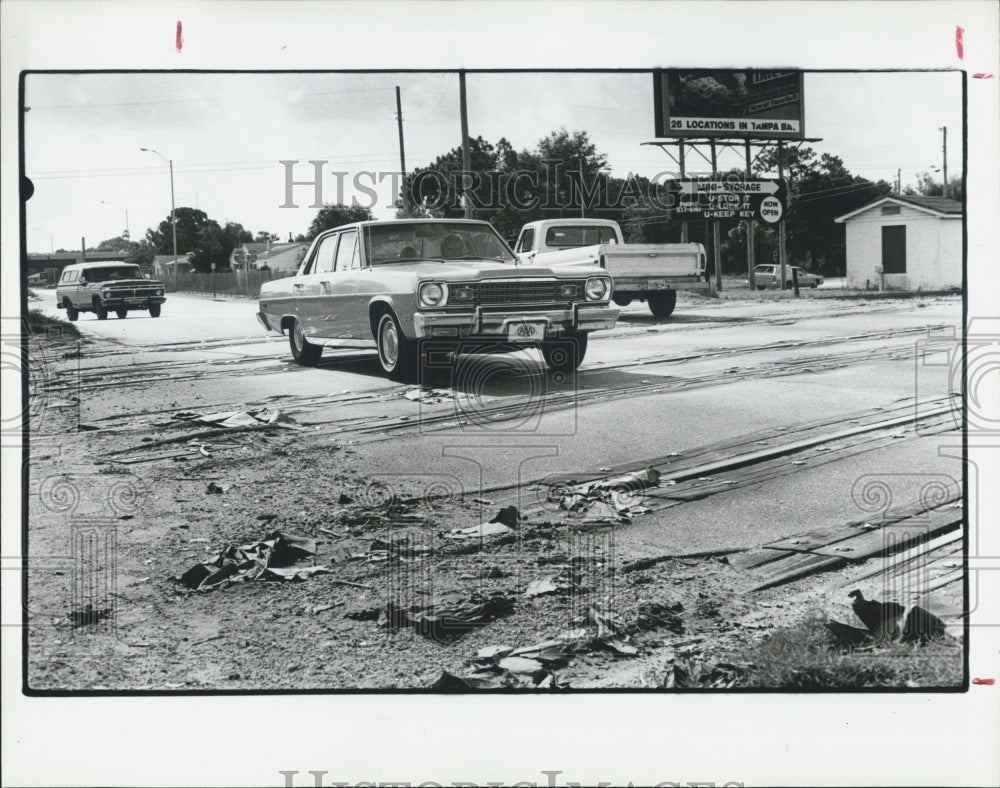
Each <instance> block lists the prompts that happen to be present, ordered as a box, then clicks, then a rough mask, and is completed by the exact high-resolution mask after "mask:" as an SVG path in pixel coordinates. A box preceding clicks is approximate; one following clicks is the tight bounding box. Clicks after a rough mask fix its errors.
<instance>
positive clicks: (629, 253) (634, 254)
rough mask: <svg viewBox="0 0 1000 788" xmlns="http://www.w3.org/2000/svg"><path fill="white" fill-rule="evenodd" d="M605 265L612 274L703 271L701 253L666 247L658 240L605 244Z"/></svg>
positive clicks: (690, 273)
mask: <svg viewBox="0 0 1000 788" xmlns="http://www.w3.org/2000/svg"><path fill="white" fill-rule="evenodd" d="M604 265H605V267H606V268H607V271H608V273H609V274H611V276H612V277H616V276H623V277H630V278H631V277H637V276H649V277H657V276H662V277H668V278H669V277H675V276H679V277H683V276H691V277H697V276H700V275H701V274H703V273H704V270H705V267H704V262H703V260H702V257H701V255H700V254H699V253H698V252H697V251H693V250H690V249H669V248H666V249H665V248H664V246H663V245H657V244H622V245H619V246H615V245H613V244H611V245H608V246H606V247H605V249H604Z"/></svg>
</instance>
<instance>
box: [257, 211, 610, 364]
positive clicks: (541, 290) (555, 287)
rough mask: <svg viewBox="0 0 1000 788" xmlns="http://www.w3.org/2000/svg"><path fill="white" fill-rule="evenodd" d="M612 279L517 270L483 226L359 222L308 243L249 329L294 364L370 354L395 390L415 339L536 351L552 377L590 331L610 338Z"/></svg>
mask: <svg viewBox="0 0 1000 788" xmlns="http://www.w3.org/2000/svg"><path fill="white" fill-rule="evenodd" d="M611 297H612V282H611V277H609V276H608V275H607V273H605V272H603V271H600V270H595V269H593V268H590V267H572V266H567V267H560V268H559V269H557V270H553V269H549V268H546V267H543V266H524V265H520V264H519V261H518V259H517V257H516V256H515V255H514V253H513V252H511V250H510V248H509V247H508V246H507V245H506V244H505V243H504V241H503V239H502V238H501V237H500V236H499V235H498V234H497V232H496V231H495V230H494V229H493V227H492V225H490V224H489V223H488V222H480V221H471V220H459V219H454V220H453V219H447V220H445V219H405V220H399V221H390V222H359V223H356V224H350V225H345V226H343V227H338V228H336V229H334V230H328V231H327V232H324V233H323V234H322V235H320V236H318V237H317V238H316V240H315V241H313V244H312V246H311V247H310V249H309V251H308V253H307V254H306V256H305V258H304V259H303V262H302V265H301V266H300V268H299V270H298V272H297V273H296V274H295V275H294V276H291V277H286V278H284V279H277V280H273V281H271V282H266V283H264V284H263V285H262V286H261V290H260V312H259V313H258V316H257V317H258V319H259V320H260V322H261V324H262V325H263V326H264V328H265V329H267V330H268V331H274V332H280V333H282V334H287V335H288V338H289V345H290V347H291V352H292V357H293V358H294V359H295V361H297V362H298V363H299V364H303V365H307V366H312V365H315V364H316V363H317V362H318V361H319V359H320V356H321V354H322V352H323V348H324V347H349V348H369V347H370V348H373V349H375V350H377V351H378V358H379V363H380V364H381V366H382V369H383V370H384V371H385V373H386V374H387V375H388V376H389V377H390V378H392V379H394V380H407V379H411V378H412V377H413V375H414V374H415V372H416V370H417V365H418V360H419V359H418V354H419V353H420V340H429V339H433V340H435V344H438V343H439V342H441V343H446V344H447V345H448V346H450V349H451V350H453V351H454V352H456V353H457V352H494V351H499V352H504V351H506V352H509V351H511V350H513V349H517V348H518V347H523V346H525V345H529V346H530V345H536V346H538V347H539V348H540V349H541V351H542V355H543V357H544V359H545V362H546V364H547V365H548V366H549V367H550V368H551V369H553V370H557V371H562V372H567V371H572V370H574V369H576V368H577V366H579V364H580V362H582V361H583V357H584V355H585V353H586V351H587V336H588V334H589V333H590V332H591V331H596V330H598V329H603V328H613V327H614V325H615V321H616V320H617V319H618V310H617V309H616V308H614V307H612V306H611V305H610V303H609V302H610V300H611Z"/></svg>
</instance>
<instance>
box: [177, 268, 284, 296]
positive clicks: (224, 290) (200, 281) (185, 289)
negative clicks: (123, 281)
mask: <svg viewBox="0 0 1000 788" xmlns="http://www.w3.org/2000/svg"><path fill="white" fill-rule="evenodd" d="M292 273H294V272H291V271H215V272H213V273H210V274H200V273H194V272H192V273H186V274H172V273H164V274H163V276H162V278H161V281H162V282H163V287H164V289H165V290H166V291H167V292H168V293H200V294H204V295H211V296H216V295H225V296H241V297H243V298H257V297H258V296H259V295H260V286H261V285H262V284H263V283H264V282H269V281H271V280H272V279H283V278H284V277H286V276H291V275H292Z"/></svg>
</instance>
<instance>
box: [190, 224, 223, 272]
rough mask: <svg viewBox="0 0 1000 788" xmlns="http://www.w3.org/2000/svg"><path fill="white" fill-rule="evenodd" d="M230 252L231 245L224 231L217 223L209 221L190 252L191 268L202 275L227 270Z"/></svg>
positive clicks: (200, 231)
mask: <svg viewBox="0 0 1000 788" xmlns="http://www.w3.org/2000/svg"><path fill="white" fill-rule="evenodd" d="M232 252H233V245H232V242H231V241H230V239H229V237H228V236H227V235H226V231H225V230H224V229H222V228H221V227H220V226H219V223H218V222H216V221H214V220H211V219H209V220H208V221H207V222H205V224H204V226H203V227H202V228H201V229H200V230H199V231H198V236H197V237H196V238H195V245H194V248H193V249H192V250H191V258H190V259H191V266H192V268H194V269H195V270H196V271H200V272H202V273H206V272H208V271H212V270H217V269H220V268H228V267H229V256H230V255H231V254H232ZM213 266H214V268H213Z"/></svg>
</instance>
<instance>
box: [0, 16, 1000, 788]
mask: <svg viewBox="0 0 1000 788" xmlns="http://www.w3.org/2000/svg"><path fill="white" fill-rule="evenodd" d="M0 14H2V20H0V22H2V26H0V31H2V35H3V46H2V51H0V57H2V76H0V112H2V124H3V125H2V141H0V145H2V161H3V166H2V168H0V178H2V185H0V200H2V218H0V222H2V224H0V239H2V250H0V259H2V276H3V287H0V299H2V301H0V307H2V310H0V312H2V314H3V315H16V314H19V312H20V304H19V303H18V299H19V286H18V270H19V265H18V260H19V212H18V203H17V194H18V189H17V176H18V167H17V161H18V139H17V128H18V127H17V111H18V104H17V90H18V75H19V73H20V71H21V70H23V69H104V68H121V69H137V68H142V69H234V68H235V69H273V70H288V69H301V68H314V69H330V70H336V69H355V68H375V69H392V68H401V69H406V68H442V69H457V68H460V67H466V68H477V69H491V68H532V69H534V68H609V69H615V68H652V67H655V66H660V67H669V66H677V67H688V68H690V67H716V68H722V67H732V68H744V67H747V66H748V65H753V66H758V67H795V68H806V69H854V68H892V69H918V68H965V69H968V70H969V72H970V73H973V72H990V71H994V70H995V69H996V68H997V63H998V44H997V42H998V37H1000V27H998V6H997V4H996V3H994V2H986V1H985V0H984V1H983V2H942V1H932V2H912V3H911V2H891V3H886V2H825V3H821V2H816V3H799V2H774V3H771V2H719V3H714V2H698V3H695V2H662V3H660V2H637V3H632V2H618V3H609V2H586V3H584V2H544V3H542V2H533V3H526V2H506V3H494V2H477V3H464V4H463V3H457V2H456V3H418V2H399V3H396V2H371V1H369V2H357V3H355V2H295V3H292V2H281V3H271V2H253V3H229V2H215V1H208V2H196V3H163V2H142V3H125V2H118V1H117V0H112V1H109V2H93V3H80V2H49V1H48V0H43V1H42V2H27V1H26V0H5V2H3V3H2V4H0ZM178 20H180V21H181V22H182V23H183V35H184V46H183V50H182V52H180V53H178V52H177V51H175V46H174V34H175V29H176V23H177V21H178ZM553 25H558V27H559V32H560V34H559V36H551V35H542V31H545V30H547V29H551V28H552V26H553ZM958 26H960V27H962V28H963V29H964V59H963V60H959V59H958V56H957V52H956V46H955V29H956V27H958ZM535 41H537V43H535ZM345 42H354V43H353V45H351V46H347V45H346V43H345ZM998 82H1000V74H995V76H994V78H993V79H975V80H973V79H970V81H969V86H968V112H969V116H968V117H969V136H968V158H969V162H970V167H969V173H968V193H969V207H968V231H969V235H968V241H969V244H968V248H969V257H970V265H971V262H972V261H973V260H981V261H988V262H989V263H991V264H992V268H980V267H979V266H977V267H976V269H975V271H974V272H973V271H971V270H970V275H972V276H973V277H974V282H975V286H974V287H971V288H970V291H969V294H968V308H969V315H970V316H977V315H994V316H995V315H997V313H998V304H997V293H1000V279H998V273H997V270H996V261H997V260H998V259H1000V255H998V250H1000V244H998V229H997V226H996V217H997V215H998V203H997V184H998V183H1000V167H998V160H997V156H998V153H997V147H998V139H1000V137H998V133H997V118H998V117H1000V103H998V88H997V85H998ZM806 100H807V102H808V96H807V97H806ZM806 111H807V113H808V104H807V109H806ZM652 122H653V117H652V87H651V89H650V117H649V128H648V130H647V129H642V130H638V131H637V143H638V142H639V141H644V140H645V139H650V138H652ZM807 128H808V126H807ZM814 131H815V130H814ZM646 135H648V136H646ZM640 138H641V139H640ZM955 169H956V171H957V169H958V168H957V167H956V168H955ZM16 393H17V394H19V392H16ZM3 396H4V403H5V410H6V408H7V405H8V403H9V402H10V401H11V400H10V399H9V397H10V393H9V392H7V391H5V392H4V394H3ZM17 404H18V403H17V402H16V401H15V406H16V405H17ZM996 453H997V452H996V450H995V449H994V450H993V451H992V454H994V455H995V454H996ZM2 459H3V476H2V494H3V529H2V541H3V547H2V554H3V556H5V557H6V556H15V555H17V554H18V553H19V550H20V517H19V512H18V511H17V510H16V506H17V505H18V504H19V501H20V480H19V469H20V458H19V457H15V456H14V452H12V451H10V450H8V449H4V450H3V457H2ZM983 459H984V460H986V461H988V462H989V463H990V465H988V466H981V467H980V474H981V476H980V478H981V479H984V480H985V479H988V478H994V479H996V478H1000V473H998V472H997V461H996V458H995V457H993V456H991V455H990V453H989V452H988V451H985V450H984V453H983ZM987 474H992V476H990V475H987ZM991 488H995V485H991ZM979 494H980V496H981V497H980V501H979V503H980V507H981V511H982V513H983V515H984V521H985V522H987V523H990V524H991V525H992V524H995V523H996V522H997V520H998V518H997V516H996V515H997V511H998V510H997V506H996V490H995V489H990V490H980V491H979ZM987 496H989V498H987ZM993 530H996V529H993ZM983 535H984V534H981V542H982V536H983ZM986 544H989V541H987V542H986ZM992 547H993V548H996V547H997V544H996V540H995V539H993V540H992ZM991 554H992V555H1000V549H993V551H992V553H991ZM4 561H5V563H4V566H5V568H6V567H8V566H10V563H9V561H8V559H7V558H5V559H4ZM982 574H983V575H984V577H983V578H982V580H983V581H985V584H984V585H983V586H981V592H982V589H983V588H985V589H986V590H987V591H988V592H991V593H992V598H993V599H994V600H996V599H1000V594H997V593H995V592H996V590H997V588H998V584H997V583H996V581H995V580H993V579H992V578H991V577H990V573H989V572H985V573H982ZM993 574H994V575H996V574H997V573H993ZM0 575H2V580H3V596H2V604H3V623H4V624H5V626H4V627H3V638H2V657H3V676H2V688H3V710H2V721H3V728H2V729H3V756H4V758H3V771H4V783H6V784H9V785H80V786H82V785H101V784H103V785H126V784H127V785H282V784H283V778H282V777H281V776H280V774H279V770H298V771H299V772H300V774H299V775H298V777H297V778H296V782H295V785H311V784H312V783H311V777H310V776H309V775H308V774H307V772H308V770H311V769H314V770H326V771H328V774H327V775H326V776H325V777H324V778H323V780H324V783H323V784H324V785H330V784H332V783H333V782H334V781H340V782H347V783H349V784H351V785H354V784H356V783H358V782H361V781H370V782H375V783H380V782H391V781H410V782H412V783H413V784H414V785H416V784H419V783H420V782H421V781H424V780H434V781H436V782H438V783H442V784H448V783H449V782H454V781H462V782H467V783H475V784H479V785H484V784H486V782H487V781H494V782H504V783H507V784H511V783H514V782H517V781H528V782H537V783H538V784H539V785H546V784H547V783H546V781H547V777H546V775H545V774H544V773H543V770H548V771H557V772H561V774H560V775H558V777H557V778H556V781H557V782H558V783H560V784H561V783H562V782H565V781H576V782H579V783H581V784H595V783H597V782H600V781H606V782H611V783H613V784H628V783H630V782H631V783H634V784H636V785H643V784H645V785H649V784H656V783H659V782H665V781H667V782H677V783H681V784H686V783H687V782H689V781H698V780H701V781H714V782H715V783H716V784H719V785H721V784H724V783H726V782H727V781H733V782H743V783H745V784H747V785H751V784H765V783H766V784H798V785H807V784H815V785H818V784H896V785H907V784H937V785H986V784H997V783H998V780H1000V775H998V771H997V770H998V765H997V764H998V761H997V748H996V742H997V741H1000V714H998V707H1000V704H998V694H1000V687H996V686H994V687H982V686H973V687H971V688H970V691H969V692H968V693H965V694H951V695H941V694H938V695H934V694H926V695H925V694H915V695H898V694H897V695H893V694H878V695H856V694H845V695H823V696H816V695H809V696H806V695H788V694H781V695H778V694H776V695H750V696H745V695H744V696H736V695H719V696H714V695H711V694H698V695H686V696H676V695H629V694H612V695H577V696H571V697H559V696H555V697H547V696H531V697H524V696H503V697H488V698H480V697H470V696H462V697H442V696H412V695H397V696H393V695H378V696H365V695H353V696H350V695H348V696H345V695H330V696H271V697H210V698H200V697H174V698H148V697H146V698H142V697H129V698H126V697H115V698H71V699H54V698H27V697H24V696H23V695H22V694H21V676H20V666H21V637H20V632H19V631H18V629H17V627H16V626H7V625H8V623H10V622H17V621H19V619H20V608H19V599H18V595H19V592H20V579H19V577H18V573H17V572H12V571H4V572H2V573H0ZM985 598H986V599H988V598H989V597H985ZM993 604H994V605H995V604H996V603H995V602H994V603H993ZM984 614H985V615H987V616H990V615H991V616H992V618H991V619H988V620H992V621H996V620H998V619H997V616H996V608H995V606H994V607H993V608H992V610H986V611H984ZM977 615H978V614H977ZM998 642H1000V638H998V630H997V629H996V628H986V627H984V628H979V629H975V628H974V630H973V633H972V648H973V650H972V657H971V662H970V670H971V675H972V676H977V675H985V676H992V677H997V678H1000V676H997V674H998V673H1000V665H998V662H997V654H998V651H1000V650H998ZM991 741H992V742H993V744H989V742H991Z"/></svg>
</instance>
